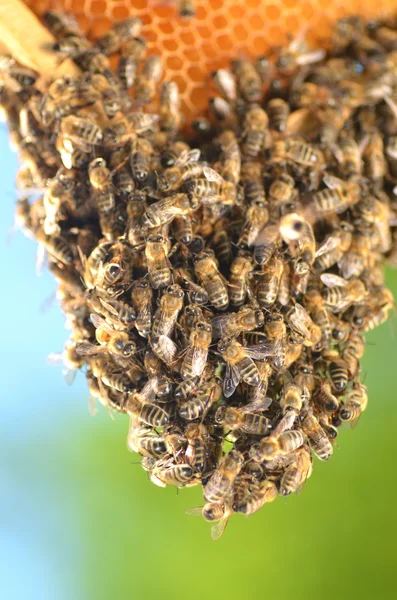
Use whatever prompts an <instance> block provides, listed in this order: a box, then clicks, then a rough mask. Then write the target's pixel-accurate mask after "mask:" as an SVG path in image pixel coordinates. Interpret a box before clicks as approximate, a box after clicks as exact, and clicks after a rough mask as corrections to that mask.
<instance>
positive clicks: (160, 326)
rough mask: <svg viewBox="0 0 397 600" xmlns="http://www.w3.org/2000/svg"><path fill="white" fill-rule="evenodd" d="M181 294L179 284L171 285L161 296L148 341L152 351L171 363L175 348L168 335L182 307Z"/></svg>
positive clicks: (182, 294) (167, 362)
mask: <svg viewBox="0 0 397 600" xmlns="http://www.w3.org/2000/svg"><path fill="white" fill-rule="evenodd" d="M183 296H184V293H183V290H182V289H181V288H180V287H179V285H177V284H173V285H171V286H170V287H169V288H167V289H166V290H165V292H164V293H163V295H162V296H161V298H160V300H159V306H158V308H157V310H156V312H155V315H154V319H153V326H152V334H151V336H150V338H149V343H150V345H151V347H152V350H153V352H154V353H155V354H157V356H158V357H159V358H160V359H161V360H162V361H163V362H165V363H166V364H169V363H171V362H172V361H173V360H174V358H175V355H176V351H177V348H176V345H175V343H174V342H173V341H172V340H171V338H170V335H171V334H172V332H173V330H174V327H175V324H176V321H177V318H178V314H179V312H180V311H181V309H182V306H183Z"/></svg>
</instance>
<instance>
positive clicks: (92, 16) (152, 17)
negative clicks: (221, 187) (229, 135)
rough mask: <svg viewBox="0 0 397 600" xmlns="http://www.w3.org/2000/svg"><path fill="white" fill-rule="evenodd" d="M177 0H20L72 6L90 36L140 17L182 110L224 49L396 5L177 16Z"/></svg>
mask: <svg viewBox="0 0 397 600" xmlns="http://www.w3.org/2000/svg"><path fill="white" fill-rule="evenodd" d="M177 2H178V0H176V1H175V0H27V4H28V5H29V6H30V7H31V8H32V9H33V10H34V11H35V12H36V13H37V14H39V15H40V14H41V13H43V12H44V11H45V10H48V9H49V8H51V9H56V10H59V9H62V8H64V9H65V10H66V11H67V12H72V13H74V14H75V15H76V17H77V18H78V21H79V22H80V25H81V26H82V28H83V30H84V31H85V32H88V33H89V35H90V36H93V37H95V36H97V35H99V34H101V33H103V32H104V31H105V30H106V29H107V28H108V26H109V24H110V23H111V22H112V21H114V20H118V19H123V18H125V17H127V16H129V15H135V16H138V17H140V18H141V19H142V21H143V23H144V35H145V37H146V38H147V40H148V41H149V48H150V51H151V52H153V53H158V54H160V55H161V56H162V57H163V62H164V66H165V69H166V74H165V76H166V78H167V79H173V80H175V81H176V82H177V83H178V85H179V89H180V93H181V96H182V100H183V106H184V110H185V114H186V115H187V116H190V117H192V116H194V115H197V114H198V113H200V112H202V111H203V109H204V108H205V106H206V103H207V99H208V97H209V96H210V95H211V94H212V93H213V91H214V90H213V88H212V84H210V83H209V73H211V72H212V71H213V70H214V69H217V68H219V67H221V66H225V65H227V63H228V61H229V59H230V58H231V57H235V56H238V57H242V58H243V57H250V56H258V55H261V54H263V53H264V52H266V51H267V50H268V49H269V47H271V46H276V45H280V44H285V43H286V42H287V39H288V36H294V34H296V33H297V32H299V31H301V30H302V28H306V29H307V37H308V39H309V40H310V41H311V42H313V43H321V42H323V43H324V40H325V39H326V38H327V36H328V35H329V32H330V23H332V21H333V20H335V19H337V18H340V17H342V16H345V15H348V14H360V15H362V16H363V17H367V18H374V17H382V16H386V15H390V14H392V13H393V12H396V10H397V5H396V0H329V1H328V2H325V1H324V0H195V6H196V12H197V14H196V16H195V17H194V18H192V19H190V20H189V19H183V18H181V17H179V16H178V9H177V6H176V4H177Z"/></svg>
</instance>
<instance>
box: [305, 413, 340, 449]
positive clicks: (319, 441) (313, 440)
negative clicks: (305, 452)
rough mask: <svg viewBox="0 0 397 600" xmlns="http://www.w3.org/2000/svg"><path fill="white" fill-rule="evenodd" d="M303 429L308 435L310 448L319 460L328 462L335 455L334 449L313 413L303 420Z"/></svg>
mask: <svg viewBox="0 0 397 600" xmlns="http://www.w3.org/2000/svg"><path fill="white" fill-rule="evenodd" d="M301 427H302V430H303V431H304V433H305V434H306V435H307V437H308V439H309V443H310V447H311V449H312V450H313V452H314V454H315V455H316V456H317V458H319V459H320V460H328V459H329V458H330V456H331V455H332V453H333V447H332V444H331V442H330V441H329V439H328V436H327V434H326V433H325V431H324V429H323V428H322V427H321V425H320V423H319V422H318V420H317V418H316V417H315V416H314V415H313V414H312V413H308V414H307V415H306V417H305V418H304V419H303V421H302V423H301Z"/></svg>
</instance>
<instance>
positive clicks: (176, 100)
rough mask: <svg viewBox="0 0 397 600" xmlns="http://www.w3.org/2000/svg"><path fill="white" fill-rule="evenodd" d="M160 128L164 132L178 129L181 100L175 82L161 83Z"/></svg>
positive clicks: (180, 115)
mask: <svg viewBox="0 0 397 600" xmlns="http://www.w3.org/2000/svg"><path fill="white" fill-rule="evenodd" d="M159 116H160V126H161V129H162V130H165V131H175V130H177V129H179V126H180V124H181V120H182V114H181V100H180V96H179V89H178V84H177V83H176V82H175V81H166V82H165V83H163V86H162V88H161V95H160V107H159Z"/></svg>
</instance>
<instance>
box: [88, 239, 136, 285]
mask: <svg viewBox="0 0 397 600" xmlns="http://www.w3.org/2000/svg"><path fill="white" fill-rule="evenodd" d="M112 254H113V257H112V258H111V260H110V261H109V262H106V263H105V264H102V263H101V264H100V266H99V268H98V270H97V276H96V278H95V282H94V285H96V286H97V287H98V289H99V290H100V291H102V290H104V291H105V292H106V293H107V294H108V295H109V296H114V295H117V294H119V293H121V292H123V291H125V290H126V289H128V288H129V287H130V285H131V283H132V263H131V261H132V254H131V246H130V245H129V244H128V242H126V241H124V240H122V241H120V242H116V243H115V244H113V245H112Z"/></svg>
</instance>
